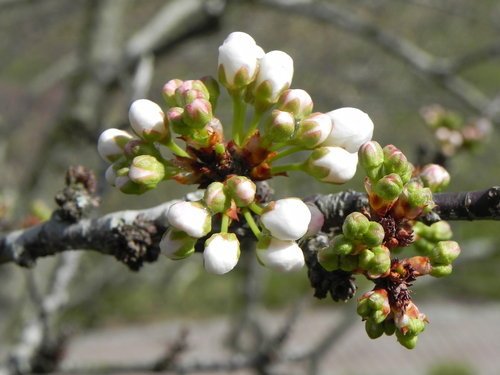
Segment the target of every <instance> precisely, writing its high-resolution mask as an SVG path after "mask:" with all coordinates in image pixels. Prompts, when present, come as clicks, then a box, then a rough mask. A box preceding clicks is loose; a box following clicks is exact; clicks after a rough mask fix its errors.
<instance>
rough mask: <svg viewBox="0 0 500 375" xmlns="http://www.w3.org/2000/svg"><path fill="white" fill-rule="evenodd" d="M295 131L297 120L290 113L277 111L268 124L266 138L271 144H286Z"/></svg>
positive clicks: (273, 112)
mask: <svg viewBox="0 0 500 375" xmlns="http://www.w3.org/2000/svg"><path fill="white" fill-rule="evenodd" d="M294 131H295V119H294V118H293V116H292V114H291V113H289V112H284V111H280V110H278V109H275V110H273V111H272V113H271V117H270V118H269V120H268V122H267V123H266V133H265V135H264V137H265V138H266V140H269V141H271V142H286V141H288V140H289V139H290V138H291V136H292V135H293V133H294Z"/></svg>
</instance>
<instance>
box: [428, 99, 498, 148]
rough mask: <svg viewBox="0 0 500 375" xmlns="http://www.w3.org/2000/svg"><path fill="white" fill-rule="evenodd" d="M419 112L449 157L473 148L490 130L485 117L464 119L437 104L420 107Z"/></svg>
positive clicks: (482, 140) (485, 137)
mask: <svg viewBox="0 0 500 375" xmlns="http://www.w3.org/2000/svg"><path fill="white" fill-rule="evenodd" d="M420 114H421V116H422V118H423V119H424V121H425V122H426V123H427V125H429V127H430V128H431V129H432V131H433V132H434V136H435V138H436V140H437V141H438V142H439V146H440V148H441V152H442V153H443V155H445V156H447V157H450V156H453V155H455V154H456V153H457V152H458V151H461V150H471V149H475V148H476V147H477V146H478V145H480V144H481V143H482V142H484V141H485V140H486V139H487V137H488V136H489V134H490V133H491V130H492V125H491V122H490V121H489V120H488V119H487V118H484V117H483V118H476V119H473V120H470V121H465V120H464V119H463V118H462V116H460V115H459V114H458V113H456V112H453V111H450V110H447V109H445V108H443V107H441V106H439V105H431V106H427V107H424V108H422V110H421V111H420Z"/></svg>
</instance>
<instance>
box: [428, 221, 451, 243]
mask: <svg viewBox="0 0 500 375" xmlns="http://www.w3.org/2000/svg"><path fill="white" fill-rule="evenodd" d="M452 236H453V232H452V231H451V227H450V224H448V223H447V222H446V221H444V220H440V221H437V222H435V223H433V224H431V226H430V228H429V236H428V238H429V239H430V240H432V241H445V240H449V239H450V238H451V237H452Z"/></svg>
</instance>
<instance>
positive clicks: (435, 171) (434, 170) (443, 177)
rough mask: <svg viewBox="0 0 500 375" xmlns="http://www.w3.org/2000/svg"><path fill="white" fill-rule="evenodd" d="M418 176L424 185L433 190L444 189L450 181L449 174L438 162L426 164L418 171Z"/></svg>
mask: <svg viewBox="0 0 500 375" xmlns="http://www.w3.org/2000/svg"><path fill="white" fill-rule="evenodd" d="M420 178H421V179H422V182H423V183H424V186H426V187H428V188H429V189H431V191H433V192H439V191H441V190H443V189H445V188H446V187H447V186H448V184H449V183H450V174H449V173H448V171H447V170H446V169H445V168H444V167H442V166H440V165H438V164H427V165H426V166H425V167H424V168H423V169H422V171H421V172H420Z"/></svg>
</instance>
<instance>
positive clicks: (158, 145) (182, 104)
mask: <svg viewBox="0 0 500 375" xmlns="http://www.w3.org/2000/svg"><path fill="white" fill-rule="evenodd" d="M292 76H293V60H292V58H291V57H290V56H289V55H287V54H286V53H285V52H282V51H270V52H267V53H265V52H264V50H263V49H262V48H261V47H259V46H258V45H257V44H256V42H255V41H254V39H253V38H252V37H251V36H249V35H248V34H245V33H242V32H234V33H231V34H230V35H229V36H228V37H227V38H226V40H225V41H224V42H223V44H222V45H221V46H220V47H219V63H218V81H217V80H216V79H214V78H213V77H204V78H201V79H199V80H186V81H182V80H180V79H172V80H170V81H168V82H167V83H166V84H165V85H164V86H163V91H162V94H163V98H164V101H165V104H166V105H165V106H163V107H160V106H159V105H158V104H156V103H154V102H152V101H150V100H147V99H140V100H137V101H135V102H133V103H132V105H131V107H130V111H129V120H130V124H131V126H132V130H133V133H129V132H127V131H124V130H120V129H108V130H106V131H104V132H103V133H102V134H101V136H100V138H99V141H98V151H99V153H100V155H101V156H102V158H103V159H104V160H106V161H108V162H109V163H111V165H110V166H109V168H108V169H107V172H106V179H107V181H108V182H109V183H110V184H111V185H113V186H116V187H117V188H118V189H120V190H121V191H122V192H124V193H129V194H141V193H144V192H146V191H148V190H150V189H153V188H155V187H156V186H157V185H158V184H159V183H160V182H161V181H164V180H175V181H177V182H179V183H182V184H196V185H198V187H199V188H200V189H204V194H203V198H202V199H201V200H199V201H196V202H179V203H176V204H174V205H173V206H172V207H171V208H170V210H169V212H168V214H167V217H168V224H169V229H168V230H167V232H166V233H165V234H164V236H163V239H162V240H161V243H160V247H161V249H162V252H163V253H164V254H165V255H166V256H167V257H169V258H171V259H181V258H185V257H187V256H189V255H190V254H192V253H194V251H195V244H197V243H198V241H200V239H201V241H204V251H203V258H204V265H205V268H206V269H207V271H209V272H213V273H217V274H223V273H226V272H228V271H230V270H231V269H232V268H234V267H235V265H236V264H237V262H238V258H239V254H240V245H239V240H238V238H237V236H236V234H235V233H233V232H232V231H231V229H232V228H231V224H232V223H233V222H234V221H239V220H241V219H242V218H243V219H244V220H245V221H246V223H247V224H248V227H249V228H250V230H251V231H252V232H253V234H254V235H255V237H256V238H257V250H256V253H257V257H258V259H259V261H260V262H261V263H262V264H263V265H265V266H268V267H270V268H273V269H277V270H284V271H292V270H297V269H299V268H301V267H302V266H303V265H304V256H303V253H302V250H301V249H300V248H299V246H298V245H297V242H296V241H297V240H298V239H300V238H301V237H303V236H304V235H306V234H311V233H313V232H314V231H315V230H316V231H317V230H319V228H320V227H321V225H322V222H323V217H322V215H321V213H320V212H319V211H318V210H317V209H316V208H315V207H312V206H308V205H306V204H305V203H303V202H302V201H301V200H300V199H298V198H286V199H280V200H276V201H273V202H264V200H263V199H262V197H260V195H259V194H258V192H257V187H256V182H258V181H263V180H267V179H269V178H271V177H273V176H278V175H287V173H288V172H291V171H303V172H306V173H308V174H310V175H311V176H313V177H315V178H316V179H318V180H320V181H323V182H329V183H335V184H342V183H345V182H347V181H349V180H350V179H351V178H352V177H353V176H354V174H355V172H356V168H357V164H358V153H357V152H358V149H359V147H360V146H361V145H362V144H363V143H365V142H367V141H369V140H370V139H371V137H372V133H373V123H372V121H371V119H370V118H369V117H368V115H367V114H366V113H364V112H362V111H361V110H359V109H356V108H340V109H337V110H334V111H331V112H328V113H320V112H313V101H312V99H311V97H310V96H309V94H308V93H307V92H306V91H304V90H301V89H291V88H290V85H291V82H292ZM220 85H221V86H223V87H224V88H225V89H226V90H227V92H228V94H229V97H230V98H231V100H232V105H233V117H232V120H231V124H230V127H226V126H224V127H223V125H222V123H221V121H220V120H219V119H218V118H217V117H216V116H215V110H216V107H217V102H218V99H219V96H220ZM247 112H249V113H247ZM250 113H251V115H250ZM247 115H249V116H247ZM224 130H226V134H224ZM227 133H230V136H229V135H228V134H227ZM226 136H227V137H228V138H230V139H228V140H227V139H226V138H225V137H226ZM179 141H181V142H183V143H184V147H181V146H180V145H179V143H178V142H179ZM299 151H309V153H310V154H309V156H308V157H307V158H306V160H305V161H304V162H301V163H292V164H281V165H276V163H277V162H278V161H280V159H282V158H284V157H286V156H289V155H291V154H293V153H296V152H299ZM212 228H220V229H219V230H218V231H217V233H212V234H211V232H212ZM210 234H211V235H210Z"/></svg>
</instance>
